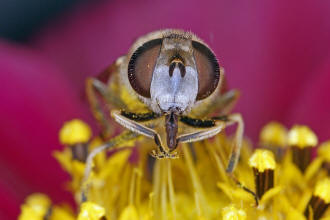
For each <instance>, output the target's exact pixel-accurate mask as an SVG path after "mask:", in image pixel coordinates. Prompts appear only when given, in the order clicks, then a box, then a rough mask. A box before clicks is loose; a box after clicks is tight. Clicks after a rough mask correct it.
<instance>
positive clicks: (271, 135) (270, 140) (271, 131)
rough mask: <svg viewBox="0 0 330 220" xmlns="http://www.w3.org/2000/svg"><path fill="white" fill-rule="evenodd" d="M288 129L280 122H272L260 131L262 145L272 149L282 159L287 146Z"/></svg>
mask: <svg viewBox="0 0 330 220" xmlns="http://www.w3.org/2000/svg"><path fill="white" fill-rule="evenodd" d="M287 136H288V131H287V129H286V128H285V127H284V126H283V125H282V124H280V123H278V122H270V123H268V124H267V125H266V126H264V127H263V128H262V130H261V132H260V145H261V147H263V148H266V149H269V150H271V151H272V152H273V153H274V154H275V157H276V159H278V161H281V160H282V158H283V155H284V153H285V150H286V146H287Z"/></svg>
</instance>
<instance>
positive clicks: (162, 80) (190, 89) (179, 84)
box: [150, 65, 198, 112]
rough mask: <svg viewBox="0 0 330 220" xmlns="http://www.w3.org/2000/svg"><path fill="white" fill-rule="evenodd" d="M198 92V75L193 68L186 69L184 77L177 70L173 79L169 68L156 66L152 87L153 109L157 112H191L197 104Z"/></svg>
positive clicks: (176, 69) (177, 69)
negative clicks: (176, 110) (172, 110)
mask: <svg viewBox="0 0 330 220" xmlns="http://www.w3.org/2000/svg"><path fill="white" fill-rule="evenodd" d="M197 92H198V74H197V71H195V70H194V69H193V68H192V67H189V66H187V67H186V73H185V75H184V77H182V76H181V74H180V70H179V68H175V69H174V71H173V75H172V77H170V75H169V67H168V66H166V65H158V66H156V68H155V70H154V73H153V76H152V81H151V87H150V95H151V107H152V108H153V110H154V111H155V112H164V111H168V110H169V109H171V108H174V109H175V108H177V109H179V110H180V111H182V112H183V111H186V110H190V108H191V107H192V105H193V104H194V103H195V100H196V96H197Z"/></svg>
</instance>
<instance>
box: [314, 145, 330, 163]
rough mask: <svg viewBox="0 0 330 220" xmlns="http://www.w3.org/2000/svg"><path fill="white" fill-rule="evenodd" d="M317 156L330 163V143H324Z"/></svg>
mask: <svg viewBox="0 0 330 220" xmlns="http://www.w3.org/2000/svg"><path fill="white" fill-rule="evenodd" d="M317 154H318V155H319V156H320V157H321V158H323V159H324V160H326V161H328V162H330V141H327V142H324V143H322V144H321V145H320V147H319V148H318V149H317Z"/></svg>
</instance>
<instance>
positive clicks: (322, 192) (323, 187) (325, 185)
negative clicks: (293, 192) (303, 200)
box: [304, 177, 330, 219]
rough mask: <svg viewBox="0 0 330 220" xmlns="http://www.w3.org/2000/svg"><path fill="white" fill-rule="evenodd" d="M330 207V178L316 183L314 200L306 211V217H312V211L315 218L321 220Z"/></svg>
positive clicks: (309, 203) (310, 201)
mask: <svg viewBox="0 0 330 220" xmlns="http://www.w3.org/2000/svg"><path fill="white" fill-rule="evenodd" d="M329 205H330V178H329V177H328V178H325V179H323V180H321V181H319V182H318V183H316V186H315V190H314V193H313V196H312V198H311V199H310V200H309V202H308V205H307V207H306V209H305V213H304V214H305V216H306V217H307V218H308V217H309V216H310V209H311V210H312V211H313V218H314V219H320V218H321V217H322V215H323V214H324V213H325V211H326V210H327V208H328V207H329Z"/></svg>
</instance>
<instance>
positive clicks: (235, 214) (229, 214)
mask: <svg viewBox="0 0 330 220" xmlns="http://www.w3.org/2000/svg"><path fill="white" fill-rule="evenodd" d="M246 218H247V215H246V212H245V211H244V210H243V209H238V208H236V207H235V206H233V205H231V206H227V207H225V208H223V209H222V219H223V220H232V219H237V220H245V219H246Z"/></svg>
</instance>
